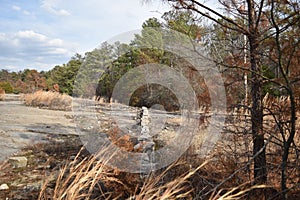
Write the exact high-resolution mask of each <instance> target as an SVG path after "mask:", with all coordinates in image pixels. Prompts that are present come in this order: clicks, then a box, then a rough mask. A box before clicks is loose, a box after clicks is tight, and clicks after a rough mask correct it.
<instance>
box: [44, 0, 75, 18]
mask: <svg viewBox="0 0 300 200" xmlns="http://www.w3.org/2000/svg"><path fill="white" fill-rule="evenodd" d="M57 2H58V1H55V0H42V1H41V7H42V8H44V9H45V10H47V11H48V12H49V13H52V14H55V15H58V16H69V15H71V13H70V12H68V11H67V10H65V9H59V8H57V6H56V3H57Z"/></svg>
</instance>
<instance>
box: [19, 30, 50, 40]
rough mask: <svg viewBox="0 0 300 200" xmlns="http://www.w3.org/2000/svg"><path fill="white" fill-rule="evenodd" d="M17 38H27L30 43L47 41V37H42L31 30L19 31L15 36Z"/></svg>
mask: <svg viewBox="0 0 300 200" xmlns="http://www.w3.org/2000/svg"><path fill="white" fill-rule="evenodd" d="M16 37H17V38H27V39H30V40H32V41H41V42H42V41H45V40H47V37H46V36H45V35H42V34H40V33H36V32H34V31H33V30H27V31H19V32H18V33H17V34H16Z"/></svg>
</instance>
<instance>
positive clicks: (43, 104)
mask: <svg viewBox="0 0 300 200" xmlns="http://www.w3.org/2000/svg"><path fill="white" fill-rule="evenodd" d="M21 98H22V99H23V100H24V103H25V105H27V106H34V107H40V108H47V109H52V110H71V106H72V97H70V96H69V95H66V94H60V93H58V92H52V91H41V90H40V91H37V92H35V93H32V94H24V95H23V96H22V97H21Z"/></svg>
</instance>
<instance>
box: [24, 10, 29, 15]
mask: <svg viewBox="0 0 300 200" xmlns="http://www.w3.org/2000/svg"><path fill="white" fill-rule="evenodd" d="M23 14H24V15H31V13H30V12H29V11H27V10H24V11H23Z"/></svg>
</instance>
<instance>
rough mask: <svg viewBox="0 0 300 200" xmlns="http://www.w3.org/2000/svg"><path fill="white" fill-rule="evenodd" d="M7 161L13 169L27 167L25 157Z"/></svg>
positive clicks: (11, 158) (12, 158)
mask: <svg viewBox="0 0 300 200" xmlns="http://www.w3.org/2000/svg"><path fill="white" fill-rule="evenodd" d="M8 161H9V163H10V164H11V165H13V167H14V168H21V167H26V166H27V158H26V157H23V156H22V157H10V158H8Z"/></svg>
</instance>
